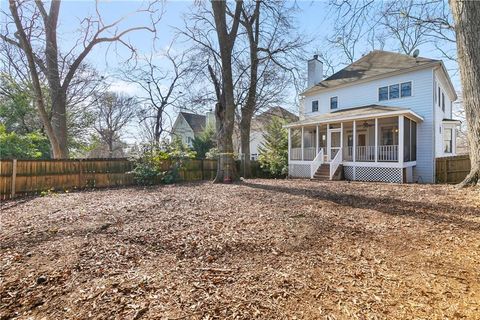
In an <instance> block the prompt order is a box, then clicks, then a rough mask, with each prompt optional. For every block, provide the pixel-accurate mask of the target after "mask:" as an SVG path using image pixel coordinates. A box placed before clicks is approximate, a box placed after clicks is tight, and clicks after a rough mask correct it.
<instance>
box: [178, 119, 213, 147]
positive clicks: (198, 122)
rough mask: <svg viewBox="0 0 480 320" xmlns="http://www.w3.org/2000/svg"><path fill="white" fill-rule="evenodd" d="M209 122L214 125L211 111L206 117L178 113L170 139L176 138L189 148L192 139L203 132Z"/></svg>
mask: <svg viewBox="0 0 480 320" xmlns="http://www.w3.org/2000/svg"><path fill="white" fill-rule="evenodd" d="M210 122H211V123H212V124H213V125H214V124H215V115H214V114H213V112H211V111H210V112H208V113H207V114H206V115H201V114H195V113H189V112H180V113H179V114H178V116H177V119H176V120H175V122H174V123H173V126H172V134H171V138H172V140H173V138H178V139H180V140H182V142H183V143H185V144H187V145H189V146H190V147H191V146H192V142H193V139H194V138H195V137H196V136H197V135H198V134H200V133H201V132H203V130H205V127H206V125H207V123H210Z"/></svg>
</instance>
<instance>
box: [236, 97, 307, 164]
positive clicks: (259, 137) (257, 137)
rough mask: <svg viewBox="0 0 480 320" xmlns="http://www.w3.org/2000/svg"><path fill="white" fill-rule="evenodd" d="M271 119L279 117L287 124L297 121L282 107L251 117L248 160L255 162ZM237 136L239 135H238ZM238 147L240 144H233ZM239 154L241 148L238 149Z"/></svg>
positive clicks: (294, 116) (293, 115)
mask: <svg viewBox="0 0 480 320" xmlns="http://www.w3.org/2000/svg"><path fill="white" fill-rule="evenodd" d="M273 117H279V118H281V119H284V120H285V121H287V122H293V121H298V116H296V115H295V114H293V113H291V112H290V111H288V110H286V109H284V108H282V107H279V106H277V107H271V108H270V109H268V110H267V111H265V112H262V113H260V114H259V115H257V116H255V117H253V119H252V125H251V128H250V159H252V160H257V159H258V155H259V153H260V151H259V148H260V146H261V145H262V144H263V143H264V141H265V139H264V138H263V135H264V133H265V130H266V128H267V125H268V124H269V123H270V121H271V120H272V118H273ZM238 136H239V135H238ZM235 144H238V145H240V143H239V142H238V143H235ZM238 150H239V153H240V154H241V153H242V151H241V148H240V146H239V147H238Z"/></svg>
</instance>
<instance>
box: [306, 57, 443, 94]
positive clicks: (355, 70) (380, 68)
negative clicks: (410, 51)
mask: <svg viewBox="0 0 480 320" xmlns="http://www.w3.org/2000/svg"><path fill="white" fill-rule="evenodd" d="M440 63H441V60H435V59H429V58H423V57H417V58H415V57H412V56H409V55H406V54H401V53H396V52H389V51H381V50H374V51H371V52H370V53H369V54H367V55H365V56H363V57H362V58H360V59H359V60H357V61H355V62H354V63H352V64H350V65H348V66H347V67H345V68H343V69H342V70H340V71H338V72H337V73H335V74H333V75H331V76H330V77H328V78H327V79H325V80H323V81H321V82H320V83H318V84H316V85H315V86H313V87H312V88H309V89H308V90H306V91H305V93H306V92H308V91H310V90H312V89H320V88H333V87H336V86H339V85H344V84H348V83H352V82H355V81H358V80H365V79H369V78H374V77H377V76H381V75H386V74H389V73H392V72H398V71H402V70H408V69H413V68H419V67H420V68H421V67H427V66H433V65H436V64H440Z"/></svg>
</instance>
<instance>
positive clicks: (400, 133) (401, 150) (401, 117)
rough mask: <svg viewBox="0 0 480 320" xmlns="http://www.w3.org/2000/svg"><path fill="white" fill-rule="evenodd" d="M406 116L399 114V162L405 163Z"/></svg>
mask: <svg viewBox="0 0 480 320" xmlns="http://www.w3.org/2000/svg"><path fill="white" fill-rule="evenodd" d="M404 120H405V118H404V116H403V115H401V116H398V163H400V164H403V144H404V141H403V128H404V126H403V122H404Z"/></svg>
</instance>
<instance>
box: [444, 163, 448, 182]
mask: <svg viewBox="0 0 480 320" xmlns="http://www.w3.org/2000/svg"><path fill="white" fill-rule="evenodd" d="M444 179H445V183H448V158H445V178H444Z"/></svg>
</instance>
